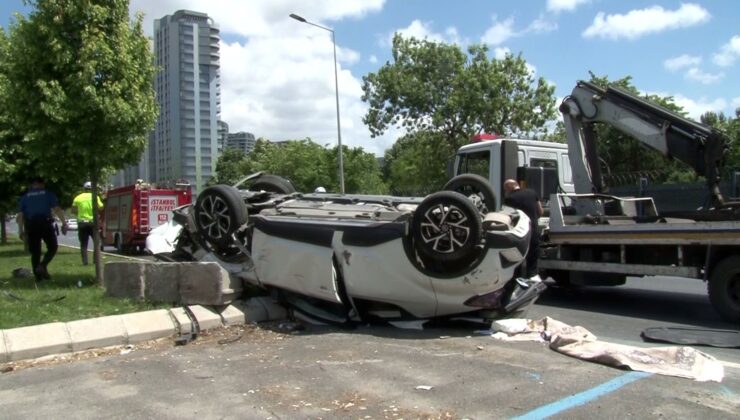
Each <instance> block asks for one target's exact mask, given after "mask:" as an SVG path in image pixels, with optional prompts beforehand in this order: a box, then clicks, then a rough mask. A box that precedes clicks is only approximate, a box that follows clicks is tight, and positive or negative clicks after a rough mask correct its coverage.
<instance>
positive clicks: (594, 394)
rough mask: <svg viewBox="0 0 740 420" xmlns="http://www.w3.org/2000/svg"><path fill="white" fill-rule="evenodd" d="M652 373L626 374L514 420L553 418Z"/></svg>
mask: <svg viewBox="0 0 740 420" xmlns="http://www.w3.org/2000/svg"><path fill="white" fill-rule="evenodd" d="M651 375H652V373H647V372H628V373H625V374H624V375H622V376H618V377H616V378H614V379H612V380H611V381H609V382H604V383H603V384H601V385H598V386H595V387H593V388H591V389H589V390H588V391H583V392H579V393H578V394H576V395H571V396H570V397H567V398H563V399H562V400H560V401H555V402H554V403H550V404H547V405H543V406H542V407H539V408H535V409H534V410H532V411H530V412H528V413H524V414H522V415H521V416H517V417H514V419H515V420H535V419H545V418H548V417H550V416H554V415H555V414H558V413H560V412H562V411H565V410H570V409H571V408H573V407H578V406H581V405H584V404H586V403H589V402H591V401H593V400H595V399H597V398H599V397H602V396H604V395H606V394H609V393H610V392H614V391H616V390H618V389H619V388H621V387H623V386H625V385H627V384H629V383H631V382H634V381H637V380H639V379H642V378H646V377H648V376H651Z"/></svg>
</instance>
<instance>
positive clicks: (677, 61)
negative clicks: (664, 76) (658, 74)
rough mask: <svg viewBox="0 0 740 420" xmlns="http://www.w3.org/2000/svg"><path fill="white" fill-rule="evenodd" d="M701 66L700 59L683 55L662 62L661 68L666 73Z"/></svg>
mask: <svg viewBox="0 0 740 420" xmlns="http://www.w3.org/2000/svg"><path fill="white" fill-rule="evenodd" d="M699 64H701V57H700V56H696V55H688V54H683V55H679V56H678V57H673V58H669V59H667V60H665V61H664V62H663V67H665V68H666V69H667V70H668V71H678V70H681V69H685V68H686V67H691V66H698V65H699Z"/></svg>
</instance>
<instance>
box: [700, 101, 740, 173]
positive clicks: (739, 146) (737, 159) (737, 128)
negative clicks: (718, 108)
mask: <svg viewBox="0 0 740 420" xmlns="http://www.w3.org/2000/svg"><path fill="white" fill-rule="evenodd" d="M700 119H701V122H702V123H704V124H707V125H710V126H712V127H716V128H718V129H720V130H721V131H723V132H724V133H725V134H726V135H727V138H728V139H729V141H730V153H729V155H728V156H727V161H726V162H725V169H726V170H727V171H728V172H729V171H740V108H737V109H735V116H734V117H733V116H729V117H728V116H726V115H725V114H724V113H722V112H720V113H719V114H718V113H716V112H706V113H704V114H703V115H702V116H701V118H700Z"/></svg>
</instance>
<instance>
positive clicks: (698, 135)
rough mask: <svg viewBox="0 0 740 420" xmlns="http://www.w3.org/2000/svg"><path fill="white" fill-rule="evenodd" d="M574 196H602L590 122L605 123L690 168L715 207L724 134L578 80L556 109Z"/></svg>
mask: <svg viewBox="0 0 740 420" xmlns="http://www.w3.org/2000/svg"><path fill="white" fill-rule="evenodd" d="M560 112H561V113H562V114H563V122H564V123H565V130H566V134H567V137H568V149H569V157H570V161H571V162H570V163H571V167H572V169H573V182H574V184H575V190H576V193H579V194H588V193H606V192H607V188H606V185H605V184H604V182H603V179H602V176H601V170H600V167H599V157H598V153H597V151H596V141H597V139H596V134H595V131H594V123H599V122H601V123H605V124H609V125H610V126H612V127H614V128H616V129H618V130H620V131H621V132H623V133H625V134H627V135H629V136H631V137H633V138H635V139H636V140H638V141H639V142H640V143H642V144H643V145H645V146H647V147H650V148H651V149H654V150H657V151H658V152H660V153H662V154H663V155H664V156H666V157H668V158H675V159H678V160H680V161H681V162H684V163H685V164H687V165H688V166H690V167H691V168H692V169H693V170H694V171H695V172H696V173H697V174H698V175H700V176H704V177H705V178H706V180H707V187H708V189H709V192H710V194H711V201H712V203H711V205H712V206H713V207H721V206H722V205H723V204H724V199H723V197H722V194H721V193H720V189H719V181H720V171H721V169H722V165H723V163H724V161H725V157H726V156H727V153H728V152H729V144H728V141H727V139H726V137H725V135H724V134H723V133H722V132H720V131H719V130H717V129H714V128H712V127H709V126H707V125H704V124H700V123H697V122H695V121H692V120H689V119H687V118H684V117H682V116H680V115H678V114H676V113H673V112H671V111H668V110H667V109H665V108H662V107H660V106H657V105H654V104H652V103H650V102H648V101H646V100H644V99H642V98H640V97H638V96H636V95H633V94H631V93H629V92H626V91H624V90H621V89H617V88H614V87H607V88H606V89H604V88H601V87H599V86H596V85H594V84H593V83H589V82H584V81H580V82H578V83H577V85H576V87H575V88H574V89H573V91H572V93H571V94H570V96H568V97H566V98H565V99H564V100H563V102H562V104H561V105H560Z"/></svg>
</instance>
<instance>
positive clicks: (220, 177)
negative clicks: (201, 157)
mask: <svg viewBox="0 0 740 420" xmlns="http://www.w3.org/2000/svg"><path fill="white" fill-rule="evenodd" d="M246 158H247V154H246V153H244V151H243V150H239V149H226V150H224V151H223V153H221V155H220V156H219V157H218V160H217V161H216V176H215V177H214V179H213V181H212V182H209V184H211V185H213V184H234V183H236V182H237V181H239V180H240V179H241V178H243V177H244V176H245V174H244V173H243V172H242V169H241V167H242V166H243V165H244V160H245V159H246Z"/></svg>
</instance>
